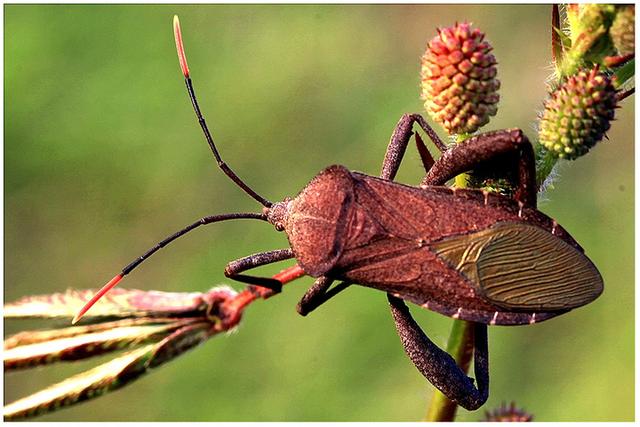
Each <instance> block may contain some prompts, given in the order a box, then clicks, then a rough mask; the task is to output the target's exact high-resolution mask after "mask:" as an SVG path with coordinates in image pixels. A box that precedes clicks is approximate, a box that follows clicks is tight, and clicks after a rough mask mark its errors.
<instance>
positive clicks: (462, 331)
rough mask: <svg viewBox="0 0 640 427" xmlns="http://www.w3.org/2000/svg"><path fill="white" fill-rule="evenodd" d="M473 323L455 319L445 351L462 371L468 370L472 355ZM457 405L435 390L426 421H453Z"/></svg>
mask: <svg viewBox="0 0 640 427" xmlns="http://www.w3.org/2000/svg"><path fill="white" fill-rule="evenodd" d="M473 329H474V328H473V323H472V322H467V321H464V320H455V321H454V322H453V327H452V328H451V334H450V335H449V342H448V343H447V353H449V354H450V355H451V357H453V358H454V359H455V361H456V363H457V364H458V366H459V367H460V369H462V370H463V371H464V372H468V371H469V366H470V365H471V358H472V356H473ZM457 409H458V405H457V404H456V403H454V402H452V401H451V400H449V399H447V397H446V396H445V395H444V394H442V393H441V392H440V391H439V390H436V391H435V393H434V395H433V398H432V399H431V405H430V406H429V411H428V412H427V418H426V421H453V420H454V419H455V416H456V410H457Z"/></svg>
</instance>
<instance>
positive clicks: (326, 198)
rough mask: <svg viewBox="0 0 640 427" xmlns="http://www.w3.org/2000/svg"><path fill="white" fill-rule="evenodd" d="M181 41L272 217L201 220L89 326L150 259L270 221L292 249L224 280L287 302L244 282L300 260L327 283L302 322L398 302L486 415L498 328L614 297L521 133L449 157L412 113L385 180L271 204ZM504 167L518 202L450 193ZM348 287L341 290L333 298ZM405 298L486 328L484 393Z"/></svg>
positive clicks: (430, 366)
mask: <svg viewBox="0 0 640 427" xmlns="http://www.w3.org/2000/svg"><path fill="white" fill-rule="evenodd" d="M174 30H175V34H176V44H177V47H178V55H179V59H180V65H181V69H182V72H183V75H184V77H185V82H186V85H187V89H188V92H189V96H190V99H191V102H192V104H193V107H194V110H195V112H196V116H197V118H198V121H199V123H200V125H201V127H202V129H203V131H204V134H205V136H206V139H207V142H208V143H209V146H210V148H211V150H212V152H213V154H214V156H215V158H216V160H217V162H218V165H219V166H220V167H221V169H222V170H223V172H224V173H225V174H227V175H228V176H229V177H230V178H231V179H232V180H233V181H234V182H235V183H236V184H238V185H239V186H240V187H241V188H242V189H243V190H244V191H245V192H247V193H248V194H249V195H250V196H251V197H253V198H254V199H255V200H257V201H258V202H259V203H261V204H262V205H263V210H262V212H261V213H245V214H227V215H217V216H210V217H206V218H202V219H201V220H199V221H197V222H195V223H194V224H192V225H190V226H188V227H186V228H184V229H182V230H181V231H178V232H177V233H175V234H173V235H172V236H169V237H168V238H167V239H165V240H163V241H162V242H160V243H159V244H158V245H156V246H154V247H153V248H152V249H150V250H149V251H148V252H147V253H146V254H144V255H143V256H141V257H139V258H138V259H136V260H135V261H134V262H132V263H131V264H129V265H128V266H127V267H125V268H124V269H123V270H122V272H121V273H120V274H118V275H116V277H115V278H114V279H112V280H111V281H110V282H109V283H108V284H107V286H106V287H105V288H104V290H103V291H102V292H101V293H99V294H98V295H96V298H94V299H92V301H91V302H90V303H88V304H87V306H86V307H85V310H83V311H81V313H80V314H79V315H78V318H79V317H80V316H81V315H82V313H84V311H86V309H88V307H90V306H91V304H93V302H95V300H96V299H97V298H98V297H99V296H100V295H102V294H103V293H104V292H106V291H107V290H108V289H110V288H112V287H113V286H115V284H117V283H118V282H119V281H120V279H121V278H122V277H123V276H124V275H126V274H128V273H129V272H130V271H132V270H133V269H135V267H137V265H139V264H140V263H141V262H142V261H144V260H145V259H147V258H148V257H150V256H151V255H152V254H153V253H155V252H156V251H157V250H159V249H160V248H162V247H164V246H165V245H167V244H168V243H170V242H171V241H173V240H174V239H176V238H178V237H180V236H182V235H184V234H185V233H187V232H189V231H191V230H193V229H194V228H196V227H198V226H199V225H203V224H209V223H213V222H219V221H225V220H228V219H240V218H244V219H259V220H262V221H267V222H269V223H271V224H272V225H273V226H274V228H275V229H276V230H278V231H283V232H285V233H286V235H287V237H288V240H289V243H290V248H285V249H278V250H273V251H269V252H263V253H258V254H254V255H250V256H247V257H245V258H241V259H239V260H236V261H232V262H230V263H229V264H228V265H227V267H226V269H225V275H226V276H227V277H229V278H231V279H234V280H237V281H240V282H244V283H249V284H253V285H259V286H263V287H268V288H270V289H272V290H275V291H279V290H280V287H281V284H280V282H278V281H277V280H274V279H271V278H264V277H256V276H250V275H245V274H244V272H245V271H247V270H250V269H252V268H255V267H259V266H262V265H266V264H270V263H274V262H277V261H282V260H286V259H291V258H295V259H296V261H297V262H298V264H299V265H300V267H302V269H303V270H304V271H305V272H306V273H307V274H308V275H310V276H313V277H316V278H317V280H316V282H315V283H314V285H313V286H312V287H311V288H310V289H309V290H308V291H307V292H306V293H305V295H304V297H303V298H302V300H301V301H300V303H299V305H298V311H299V312H300V313H301V314H307V313H309V312H311V311H312V310H314V309H315V308H317V307H318V306H320V305H321V304H323V303H324V302H326V301H327V300H328V299H329V298H331V297H332V296H334V295H336V294H337V293H338V292H339V291H341V290H343V289H345V288H347V287H348V286H349V285H351V284H358V285H362V286H366V287H370V288H374V289H378V290H381V291H384V292H386V293H387V294H388V298H389V303H390V305H391V310H392V314H393V318H394V321H395V323H396V327H397V330H398V333H399V335H400V337H401V341H402V343H403V346H404V348H405V350H406V352H407V354H408V355H409V357H410V358H411V360H412V361H413V363H414V364H415V365H416V367H417V368H418V370H419V371H420V372H421V373H422V374H423V375H424V376H425V377H426V378H427V379H428V380H429V381H430V382H431V383H432V384H434V386H436V387H437V388H438V389H440V390H441V391H442V392H443V393H444V394H445V395H446V396H447V397H449V398H450V399H451V400H453V401H455V402H457V403H458V404H460V405H461V406H463V407H464V408H467V409H477V408H478V407H480V406H481V405H482V404H483V403H484V402H485V401H486V399H487V397H488V379H489V374H488V350H487V331H486V325H522V324H531V323H535V322H540V321H543V320H546V319H549V318H552V317H554V316H557V315H559V314H562V313H566V312H567V311H569V310H571V309H573V308H576V307H579V306H582V305H584V304H587V303H589V302H591V301H593V300H594V299H595V298H597V297H598V296H599V295H600V293H601V292H602V289H603V283H602V278H601V276H600V274H599V272H598V270H597V269H596V267H595V266H594V265H593V263H592V262H591V261H590V260H589V259H588V258H587V257H586V256H585V255H584V252H583V250H582V248H581V247H580V246H579V245H578V243H577V242H575V240H574V239H573V238H572V237H571V236H570V235H569V234H568V233H567V232H566V231H565V230H564V229H563V228H562V227H561V226H560V225H559V224H557V223H556V221H555V220H553V219H551V218H549V217H547V216H546V215H544V214H543V213H541V212H540V211H538V210H537V209H536V192H537V187H536V183H535V166H534V156H533V149H532V147H531V144H530V142H529V140H528V139H527V137H526V136H525V135H524V133H523V132H522V131H520V130H519V129H507V130H502V131H497V132H491V133H485V134H482V135H479V136H476V137H474V138H471V139H469V140H467V141H465V142H464V143H461V144H458V145H456V146H454V147H452V148H447V147H446V146H445V144H444V143H443V142H442V141H440V140H439V139H438V137H437V135H436V134H435V132H434V131H433V129H431V128H430V127H429V125H428V124H427V123H426V121H425V120H424V118H422V117H421V116H419V115H416V114H413V115H405V116H403V117H402V118H401V119H400V121H399V123H398V125H397V126H396V129H395V131H394V133H393V135H392V138H391V141H390V143H389V146H388V148H387V152H386V155H385V158H384V161H383V165H382V174H381V175H380V177H373V176H369V175H365V174H362V173H359V172H353V171H350V170H348V169H347V168H345V167H344V166H339V165H334V166H329V167H328V168H326V169H324V170H323V171H322V172H320V173H319V174H318V175H317V176H316V177H315V178H313V179H312V180H311V182H310V183H309V184H307V186H306V187H305V188H304V189H303V190H302V191H301V192H300V193H299V194H298V195H297V196H296V197H294V198H286V199H285V200H284V201H282V202H277V203H272V202H270V201H268V200H266V199H265V198H263V197H262V196H260V195H258V194H257V193H256V192H255V191H254V190H253V189H251V188H250V187H249V186H248V185H247V184H245V183H244V182H243V181H242V180H241V179H240V178H239V177H238V176H237V175H236V174H235V173H234V172H233V171H232V170H231V168H230V167H229V166H228V165H226V164H225V163H224V161H223V160H222V159H221V157H220V155H219V153H218V150H217V148H216V145H215V144H214V141H213V138H212V137H211V134H210V132H209V130H208V128H207V125H206V122H205V120H204V118H203V116H202V114H201V112H200V109H199V106H198V103H197V101H196V97H195V92H194V89H193V85H192V82H191V79H190V73H189V68H188V66H187V62H186V57H185V55H184V49H183V47H182V37H181V33H180V27H179V24H178V22H177V19H176V21H174ZM416 122H417V123H418V125H419V126H420V127H421V128H422V130H423V131H424V132H425V133H426V134H427V135H428V136H429V137H430V138H431V140H432V141H433V143H434V144H435V146H436V147H437V148H438V149H439V150H440V151H441V152H442V155H441V157H440V158H439V159H438V160H437V161H435V162H434V161H433V158H432V157H431V155H430V154H429V153H428V150H427V149H426V147H425V146H424V144H423V143H422V141H421V139H420V138H419V136H418V134H417V133H416V134H414V132H413V130H412V126H413V125H414V124H415V123H416ZM413 135H415V138H416V143H417V147H418V150H419V152H420V154H421V158H422V161H423V164H424V167H425V170H426V171H427V174H426V176H425V178H424V179H423V181H422V183H421V185H420V186H418V187H412V186H407V185H403V184H399V183H395V182H393V179H394V177H395V175H396V173H397V171H398V168H399V167H400V163H401V161H402V158H403V156H404V153H405V151H406V149H407V146H408V144H409V141H410V140H411V137H412V136H413ZM498 158H501V159H509V162H505V163H503V164H501V166H500V168H499V170H497V171H495V172H496V173H497V174H502V175H503V177H504V179H508V180H510V181H512V182H511V184H512V185H513V187H514V188H516V191H515V195H514V197H513V198H509V197H506V196H502V195H498V194H493V193H488V192H486V191H481V190H454V189H450V188H448V187H445V186H444V184H445V183H446V182H447V181H448V180H449V179H451V178H453V177H455V176H456V175H458V174H460V173H463V172H467V171H470V170H473V169H475V168H479V167H482V166H483V165H487V164H492V165H498V164H499V163H497V162H495V160H496V159H498ZM336 280H338V281H340V282H341V283H340V284H338V285H337V286H335V287H333V288H331V285H332V283H333V282H334V281H336ZM403 300H406V301H410V302H413V303H415V304H418V305H420V306H422V307H424V308H428V309H430V310H434V311H437V312H439V313H441V314H444V315H446V316H450V317H453V318H456V319H464V320H468V321H473V322H476V326H475V351H474V359H475V362H474V363H475V373H476V382H477V387H476V386H475V385H474V383H473V381H472V380H471V379H470V378H468V377H467V376H466V374H465V373H464V372H463V371H461V370H460V368H458V367H457V365H456V364H455V361H454V360H453V359H452V358H451V356H449V355H448V354H447V353H446V352H444V351H443V350H441V349H440V348H438V347H437V346H436V345H435V344H434V343H433V342H431V340H429V338H428V337H427V336H426V335H425V334H424V333H423V332H422V330H421V329H420V327H419V326H418V325H417V324H416V322H415V321H414V320H413V319H412V317H411V314H410V313H409V310H408V309H407V307H406V306H405V304H404V302H403Z"/></svg>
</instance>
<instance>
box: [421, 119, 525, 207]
mask: <svg viewBox="0 0 640 427" xmlns="http://www.w3.org/2000/svg"><path fill="white" fill-rule="evenodd" d="M499 160H508V162H507V163H506V165H505V164H502V165H501V164H499V163H501V162H499ZM487 165H490V166H492V167H493V166H495V167H496V168H498V172H500V173H502V174H503V176H504V177H506V178H507V179H513V178H515V181H516V182H514V185H515V186H516V188H517V190H516V192H515V195H514V198H515V199H516V200H517V201H519V202H522V203H523V204H525V205H527V206H530V207H533V208H535V207H536V195H537V185H536V168H535V156H534V153H533V147H532V146H531V143H530V142H529V139H528V138H527V137H526V135H525V134H524V133H523V132H522V131H521V130H520V129H504V130H500V131H495V132H487V133H484V134H481V135H478V136H475V137H473V138H469V139H468V140H466V141H464V142H462V143H460V144H457V145H455V146H453V147H451V148H450V149H449V150H447V151H445V152H444V153H443V154H442V157H440V158H439V159H438V161H436V162H435V163H434V165H433V167H432V168H431V170H429V172H428V173H427V175H426V176H425V177H424V179H423V180H422V185H444V184H445V183H446V182H447V181H448V180H450V179H452V178H454V177H455V176H456V175H459V174H461V173H464V172H468V171H470V170H473V169H476V168H481V167H483V166H485V167H486V166H487Z"/></svg>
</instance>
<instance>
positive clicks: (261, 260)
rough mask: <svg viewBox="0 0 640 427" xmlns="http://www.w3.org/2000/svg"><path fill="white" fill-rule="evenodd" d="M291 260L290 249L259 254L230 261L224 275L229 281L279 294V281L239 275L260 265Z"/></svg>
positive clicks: (291, 252) (291, 253)
mask: <svg viewBox="0 0 640 427" xmlns="http://www.w3.org/2000/svg"><path fill="white" fill-rule="evenodd" d="M291 258H294V254H293V251H292V250H291V249H277V250H274V251H269V252H260V253H257V254H253V255H249V256H247V257H244V258H240V259H237V260H235V261H231V262H230V263H229V264H227V266H226V267H225V269H224V275H225V276H227V277H228V278H230V279H233V280H237V281H238V282H242V283H249V284H252V285H258V286H263V287H265V288H268V289H271V290H272V291H274V292H280V291H281V290H282V283H280V281H279V280H276V279H272V278H270V277H256V276H246V275H243V274H239V273H242V272H243V271H246V270H250V269H252V268H256V267H260V266H262V265H266V264H271V263H274V262H278V261H284V260H286V259H291Z"/></svg>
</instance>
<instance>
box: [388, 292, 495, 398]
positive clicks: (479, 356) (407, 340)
mask: <svg viewBox="0 0 640 427" xmlns="http://www.w3.org/2000/svg"><path fill="white" fill-rule="evenodd" d="M387 297H388V299H389V305H390V306H391V313H392V315H393V319H394V321H395V323H396V328H397V330H398V335H400V340H401V341H402V345H403V347H404V349H405V352H406V353H407V355H408V356H409V358H410V359H411V361H412V362H413V364H414V365H415V366H416V368H418V370H419V371H420V373H421V374H422V375H423V376H424V377H425V378H426V379H427V380H429V382H430V383H431V384H433V385H434V386H435V387H436V388H437V389H438V390H440V391H441V392H442V393H443V394H444V395H445V396H447V398H449V399H450V400H452V401H454V402H456V403H457V404H458V405H460V406H462V407H463V408H465V409H467V410H475V409H478V408H479V407H480V406H482V405H483V404H484V403H485V402H486V401H487V398H488V397H489V352H488V344H487V325H484V324H481V323H476V324H475V328H474V355H473V360H474V372H475V375H476V381H477V384H478V385H477V388H476V386H475V385H474V383H473V379H471V378H469V377H468V376H467V375H466V373H465V372H464V371H463V370H462V369H460V367H458V365H457V364H456V361H455V360H454V359H453V357H451V356H450V355H449V354H448V353H447V352H445V351H444V350H441V349H440V348H439V347H438V346H437V345H435V344H434V343H433V341H431V340H430V339H429V338H428V337H427V336H426V335H425V333H424V332H423V331H422V329H420V326H418V324H417V323H416V321H415V320H414V319H413V317H411V313H410V312H409V309H408V308H407V306H406V305H405V304H404V302H403V301H402V300H401V299H399V298H396V297H394V296H392V295H389V294H387Z"/></svg>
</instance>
